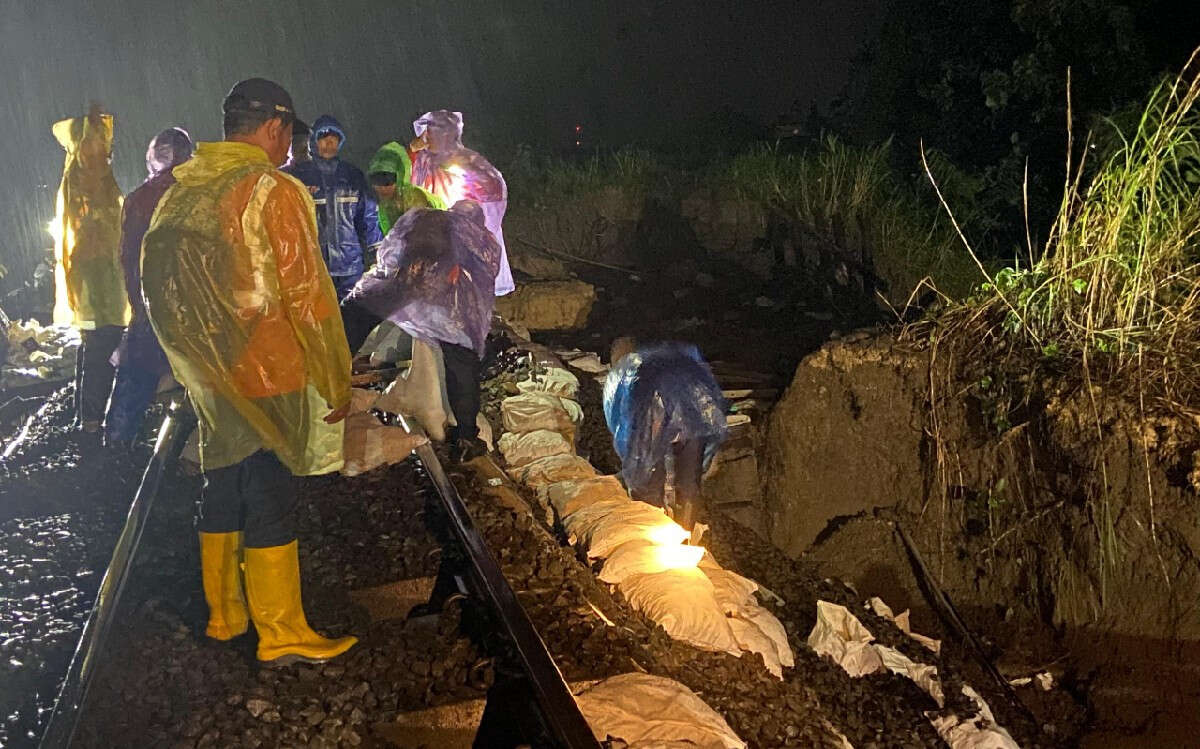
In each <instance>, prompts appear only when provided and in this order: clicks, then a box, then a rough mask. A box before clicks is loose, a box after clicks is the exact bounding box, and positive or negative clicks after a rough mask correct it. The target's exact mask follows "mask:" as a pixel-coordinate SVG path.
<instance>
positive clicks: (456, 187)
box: [442, 164, 467, 208]
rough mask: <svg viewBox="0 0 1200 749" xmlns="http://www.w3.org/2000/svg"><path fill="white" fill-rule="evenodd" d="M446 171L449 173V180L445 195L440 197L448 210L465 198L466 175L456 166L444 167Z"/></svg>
mask: <svg viewBox="0 0 1200 749" xmlns="http://www.w3.org/2000/svg"><path fill="white" fill-rule="evenodd" d="M446 171H447V172H449V174H450V179H449V181H448V182H447V184H446V194H445V195H444V196H442V197H443V199H444V200H445V201H446V207H448V208H449V207H453V205H454V204H455V203H457V202H458V201H460V200H462V199H463V198H465V197H467V173H466V172H465V171H463V168H462V167H461V166H459V165H457V164H451V165H450V166H448V167H446Z"/></svg>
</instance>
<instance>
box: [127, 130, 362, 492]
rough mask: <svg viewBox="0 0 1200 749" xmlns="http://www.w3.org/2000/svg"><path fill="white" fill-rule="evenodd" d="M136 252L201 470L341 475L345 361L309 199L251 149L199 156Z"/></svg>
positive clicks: (178, 173)
mask: <svg viewBox="0 0 1200 749" xmlns="http://www.w3.org/2000/svg"><path fill="white" fill-rule="evenodd" d="M174 174H175V178H176V180H177V182H176V184H175V185H174V186H172V187H171V188H170V189H169V190H168V191H167V193H166V195H164V196H163V199H162V201H161V202H160V203H159V205H158V209H157V210H156V211H155V214H154V218H153V219H152V220H151V222H150V229H149V231H147V232H146V238H145V240H144V241H143V244H142V289H143V295H144V296H145V298H146V302H147V312H148V314H149V317H150V322H151V324H152V325H153V326H154V332H155V333H156V334H157V336H158V339H159V341H160V342H161V343H162V346H163V350H164V351H166V353H167V358H168V360H170V362H171V369H172V370H173V371H174V373H175V377H176V379H178V380H179V381H180V382H181V383H182V384H183V385H184V386H185V387H186V388H187V389H188V395H189V397H190V398H191V400H192V403H193V405H194V406H195V407H196V411H197V415H198V416H199V420H200V458H201V464H202V466H203V468H204V469H205V470H211V469H213V468H220V467H223V466H228V465H232V464H234V463H236V462H238V461H240V460H242V459H243V458H245V457H247V456H249V455H250V454H252V453H254V452H255V451H256V450H259V449H267V450H272V451H274V452H275V453H276V455H278V456H279V459H280V460H281V461H283V463H284V464H285V465H286V466H287V467H288V468H289V469H291V471H292V472H293V473H295V474H298V475H308V474H318V473H327V472H329V471H335V470H337V469H339V468H341V466H342V425H341V424H340V423H339V424H333V425H331V424H326V423H325V422H324V417H325V416H326V415H327V414H328V413H329V411H330V410H331V409H335V408H340V407H341V406H343V405H345V404H346V403H348V402H349V400H350V351H349V348H348V347H347V345H346V336H345V333H344V332H343V330H342V320H341V315H340V312H339V310H338V304H337V296H336V295H335V293H334V289H333V282H332V281H331V280H330V278H329V274H328V273H327V272H326V270H325V263H324V261H322V259H321V252H320V246H319V244H318V243H317V225H316V209H315V207H314V205H313V202H312V197H311V196H310V195H309V193H308V190H307V189H306V188H305V187H304V186H303V185H302V184H301V183H300V182H299V181H297V180H296V179H295V178H293V177H291V176H289V175H287V174H284V173H282V172H280V171H278V170H276V169H275V167H274V166H273V165H272V164H271V163H270V161H269V159H268V158H267V155H266V153H265V152H263V150H262V149H261V148H258V147H257V146H253V145H249V144H246V143H236V142H228V141H226V142H220V143H200V144H199V145H198V147H197V148H196V154H195V156H194V157H193V158H192V160H191V161H188V162H186V163H184V164H181V165H180V166H178V167H176V168H175V170H174Z"/></svg>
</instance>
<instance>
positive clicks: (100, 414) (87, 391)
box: [75, 325, 124, 425]
mask: <svg viewBox="0 0 1200 749" xmlns="http://www.w3.org/2000/svg"><path fill="white" fill-rule="evenodd" d="M123 331H124V328H121V327H119V326H117V325H105V326H104V327H101V328H96V329H95V330H82V331H80V338H81V339H82V342H81V343H80V345H79V354H78V356H77V357H76V359H75V416H76V418H78V419H79V421H80V422H81V423H83V424H85V425H86V424H89V423H96V424H99V422H100V421H101V420H102V419H103V418H104V409H105V407H106V406H107V405H108V394H109V393H110V392H112V385H113V372H114V369H113V365H112V364H111V363H110V361H109V360H110V359H112V355H113V352H114V351H116V350H117V346H118V345H119V344H120V343H121V333H122V332H123Z"/></svg>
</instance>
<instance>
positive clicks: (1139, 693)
mask: <svg viewBox="0 0 1200 749" xmlns="http://www.w3.org/2000/svg"><path fill="white" fill-rule="evenodd" d="M948 366H949V365H948V363H947V362H945V361H941V360H938V359H936V358H935V359H932V360H931V359H930V357H929V355H928V353H927V352H925V351H922V350H918V349H915V348H913V347H911V346H905V345H901V344H899V343H897V342H896V341H895V340H894V339H891V338H889V337H887V336H879V337H874V338H870V339H866V340H862V341H855V342H852V343H846V342H839V343H831V344H829V345H827V346H826V347H825V348H823V349H822V350H821V351H819V352H817V353H815V354H813V355H811V356H810V357H808V358H807V359H805V360H804V361H803V362H802V363H801V364H800V366H799V367H798V368H797V370H796V373H795V376H794V378H793V382H792V385H791V387H790V388H789V389H788V391H787V393H786V394H785V395H784V397H783V398H782V400H781V402H780V403H779V404H778V406H777V407H776V409H775V410H774V411H773V413H772V415H771V420H770V424H769V428H768V435H767V444H768V447H767V452H766V456H765V463H766V471H765V473H766V475H767V479H766V482H765V492H766V500H767V503H768V508H769V510H770V518H769V520H770V535H771V539H772V540H773V541H774V542H775V543H776V544H777V545H778V546H779V547H780V548H782V549H784V550H785V551H786V552H788V553H789V554H791V555H792V556H795V557H798V558H799V559H802V560H805V561H806V562H809V563H813V564H815V565H816V568H817V569H818V570H820V572H821V574H824V575H836V576H839V577H843V578H845V579H846V580H848V581H851V582H852V583H853V584H854V585H855V586H856V588H857V589H858V590H859V591H860V592H861V593H863V594H865V595H880V596H882V597H883V598H885V600H887V601H888V602H889V603H891V604H892V605H893V606H895V607H898V608H903V607H906V606H912V607H914V609H915V612H914V624H915V625H916V626H918V627H924V628H929V627H931V626H937V624H938V622H937V620H936V617H935V616H934V615H933V613H932V611H931V610H930V608H929V606H928V605H927V604H926V597H925V595H924V594H923V591H922V590H921V589H920V587H919V586H918V584H917V583H916V580H915V578H914V574H913V569H912V566H911V564H910V560H909V559H908V556H907V554H906V553H905V551H904V549H903V548H902V546H901V545H900V542H899V541H898V540H897V537H896V534H895V532H894V530H893V529H892V525H891V524H893V523H899V524H900V525H902V526H903V527H904V528H905V529H906V530H907V531H908V532H909V533H910V534H911V536H912V537H913V539H914V541H915V543H916V545H917V548H918V549H919V550H920V553H921V555H922V556H923V557H924V558H925V560H926V562H927V563H928V564H929V566H930V567H931V568H932V570H933V571H934V575H935V577H936V578H937V580H938V582H939V584H940V585H941V586H943V587H944V588H945V589H946V590H947V592H948V593H949V595H950V597H951V598H952V599H953V600H954V601H955V602H956V603H957V604H958V606H959V607H960V608H961V609H962V610H963V611H964V613H965V614H966V618H967V620H968V622H969V624H970V625H971V626H972V627H973V628H974V629H975V630H976V631H977V632H980V633H982V635H983V637H984V639H985V641H986V642H987V647H988V649H989V656H990V657H992V658H993V659H995V660H996V661H997V662H998V663H999V665H1000V668H1001V670H1002V672H1004V673H1005V674H1006V675H1007V676H1011V677H1021V676H1029V675H1031V674H1032V673H1034V672H1036V671H1039V670H1049V671H1051V672H1052V673H1054V674H1055V676H1056V677H1057V679H1058V681H1059V683H1060V684H1061V685H1062V686H1061V688H1060V691H1059V692H1058V693H1057V694H1058V695H1059V696H1061V697H1062V698H1063V699H1059V700H1057V702H1058V703H1059V704H1058V705H1057V707H1056V706H1055V705H1053V704H1051V705H1047V704H1045V703H1046V702H1047V698H1046V697H1045V696H1044V695H1040V694H1035V693H1034V692H1036V690H1025V691H1023V692H1022V694H1024V695H1025V696H1026V697H1027V698H1028V701H1029V702H1030V703H1031V707H1032V708H1033V709H1034V712H1035V713H1041V714H1046V715H1049V717H1048V718H1047V721H1048V722H1051V723H1056V724H1058V723H1061V724H1063V726H1062V727H1060V728H1059V730H1060V732H1063V735H1064V738H1065V740H1068V742H1069V743H1070V742H1074V741H1075V740H1076V739H1078V740H1079V741H1082V742H1083V743H1084V744H1085V745H1097V746H1099V745H1105V743H1106V742H1109V741H1111V740H1113V738H1114V737H1117V736H1121V735H1125V736H1130V735H1135V736H1138V737H1140V740H1141V741H1143V742H1145V743H1143V744H1142V745H1145V746H1160V745H1161V746H1171V745H1177V744H1172V740H1173V739H1172V738H1171V736H1177V735H1179V726H1180V724H1181V720H1182V721H1183V722H1184V723H1185V724H1187V725H1190V726H1192V730H1194V729H1196V728H1200V721H1197V719H1196V717H1195V716H1197V715H1200V709H1198V708H1200V701H1198V700H1197V694H1196V690H1195V689H1192V688H1191V687H1190V686H1188V685H1190V684H1194V683H1195V674H1196V672H1197V663H1196V661H1195V660H1194V658H1192V656H1191V653H1192V652H1193V651H1194V647H1192V645H1193V644H1194V643H1195V642H1196V641H1197V639H1200V604H1198V603H1197V602H1198V601H1200V558H1198V556H1200V516H1197V513H1196V510H1195V508H1196V506H1197V505H1196V496H1195V495H1196V489H1195V486H1194V483H1193V481H1192V477H1194V476H1195V475H1196V474H1195V473H1194V465H1195V456H1196V454H1197V453H1196V448H1197V446H1198V445H1200V442H1198V441H1197V434H1196V425H1195V424H1193V423H1187V422H1186V421H1180V420H1175V419H1166V418H1157V419H1148V418H1146V417H1145V416H1144V413H1145V412H1144V411H1143V410H1142V408H1141V404H1130V403H1127V402H1124V401H1122V400H1121V399H1120V398H1119V397H1117V396H1115V395H1114V394H1111V393H1105V392H1102V391H1100V390H1095V391H1092V392H1087V391H1084V390H1082V389H1068V388H1067V387H1066V386H1065V385H1063V381H1059V380H1054V379H1047V380H1043V381H1038V380H1034V379H1032V378H1030V377H1029V376H1028V374H1027V373H1022V372H1020V371H1015V372H1014V371H1007V372H1005V371H998V372H995V373H984V375H983V376H979V377H976V378H973V379H972V380H967V381H964V380H963V379H957V380H956V379H954V377H949V378H948V377H947V373H948V372H949V371H951V370H950V369H949V368H948ZM1013 392H1020V393H1022V397H1019V398H1017V397H1013V396H1012V395H1011V393H1013ZM846 466H850V469H849V470H847V469H846ZM835 469H836V470H835ZM868 550H869V551H868ZM1114 656H1116V657H1115V658H1114ZM1155 672H1156V673H1158V674H1159V675H1160V678H1158V679H1155V678H1153V677H1149V676H1148V674H1149V673H1155ZM1164 675H1169V676H1167V677H1166V678H1165V679H1164V678H1162V677H1163V676H1164ZM1049 701H1050V702H1054V701H1055V700H1049ZM1072 703H1073V704H1072ZM1085 711H1086V713H1087V715H1086V716H1085V715H1084V713H1085ZM1184 715H1186V716H1187V717H1186V719H1183V718H1182V716H1184ZM1056 716H1057V717H1056ZM1085 717H1086V721H1085ZM1085 722H1087V724H1088V725H1086V726H1085V725H1084V723H1085ZM1072 726H1074V728H1072ZM1097 737H1102V738H1097ZM1097 741H1099V742H1100V743H1094V742H1097ZM1089 742H1091V743H1089Z"/></svg>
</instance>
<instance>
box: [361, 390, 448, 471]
mask: <svg viewBox="0 0 1200 749" xmlns="http://www.w3.org/2000/svg"><path fill="white" fill-rule="evenodd" d="M378 398H379V393H376V392H375V391H373V390H365V389H362V388H351V389H350V412H349V415H348V416H346V430H345V437H344V440H345V441H344V443H343V456H344V459H345V463H344V464H343V465H342V473H343V474H344V475H346V476H357V475H359V474H360V473H366V472H367V471H370V470H372V469H374V468H378V467H379V466H382V465H392V464H393V463H399V462H401V461H403V460H404V459H405V458H407V457H408V456H409V454H410V453H412V451H413V450H415V449H416V448H417V447H419V446H420V445H423V444H425V442H427V441H428V440H427V439H426V438H425V437H424V436H421V435H416V434H409V433H408V432H407V431H406V430H405V429H404V428H403V427H398V426H387V425H386V424H384V423H383V422H381V421H380V420H379V419H378V418H377V417H376V416H375V414H373V413H371V408H373V407H374V405H375V403H376V402H377V400H378Z"/></svg>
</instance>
